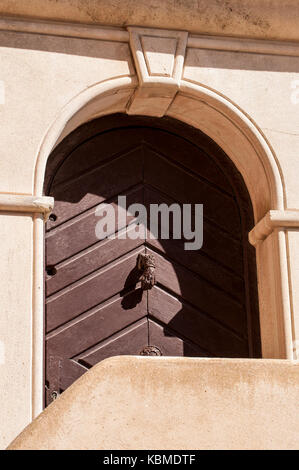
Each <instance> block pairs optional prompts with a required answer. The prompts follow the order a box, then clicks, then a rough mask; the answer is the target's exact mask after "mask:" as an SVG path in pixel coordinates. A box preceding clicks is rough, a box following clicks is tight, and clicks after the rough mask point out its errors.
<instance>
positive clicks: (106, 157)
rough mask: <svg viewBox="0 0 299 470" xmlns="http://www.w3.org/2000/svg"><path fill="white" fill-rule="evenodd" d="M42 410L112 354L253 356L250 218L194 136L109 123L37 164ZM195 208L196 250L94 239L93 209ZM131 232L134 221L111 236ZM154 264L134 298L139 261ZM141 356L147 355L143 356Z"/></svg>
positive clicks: (210, 147) (225, 164) (209, 145)
mask: <svg viewBox="0 0 299 470" xmlns="http://www.w3.org/2000/svg"><path fill="white" fill-rule="evenodd" d="M45 192H46V194H49V195H51V196H53V197H54V198H55V210H54V214H52V215H51V217H50V220H49V221H48V223H47V227H46V281H45V282H46V309H45V310H46V312H45V313H46V390H47V393H46V403H49V402H50V401H51V400H52V399H53V397H55V396H56V394H57V393H61V392H62V391H64V390H65V389H66V388H67V387H68V386H69V385H71V384H72V383H73V382H74V380H76V379H77V378H78V377H80V376H81V375H82V374H83V373H84V372H85V371H86V370H88V369H89V368H90V367H91V366H93V365H94V364H96V363H97V362H99V361H101V360H103V359H105V358H107V357H110V356H114V355H122V354H157V355H160V354H161V355H170V356H171V355H175V356H199V357H202V356H208V357H211V356H218V357H258V356H259V354H260V341H259V324H258V309H257V295H256V276H255V258H254V251H253V249H252V247H250V245H249V243H248V241H247V233H248V231H249V229H250V228H251V226H252V223H253V219H252V209H251V205H250V200H249V196H248V193H247V191H246V188H245V185H244V183H243V180H242V178H241V176H240V174H239V173H238V172H237V170H236V169H235V167H234V166H233V165H232V163H231V162H230V161H229V159H228V158H227V157H226V155H225V154H224V153H223V152H222V151H221V150H220V149H219V148H218V147H217V146H216V145H215V144H214V143H213V142H211V141H210V140H209V139H208V138H207V137H206V136H203V135H202V134H201V133H199V132H198V131H195V130H194V129H192V128H189V127H188V126H183V125H180V124H178V123H176V121H171V120H165V119H162V120H153V119H145V118H133V117H127V116H122V115H119V116H114V117H110V118H102V119H99V120H97V121H94V122H92V123H90V124H87V125H84V126H82V127H81V128H80V129H79V130H77V131H75V132H74V133H73V134H71V136H69V137H68V138H67V139H65V141H63V142H62V143H61V144H60V145H59V146H58V147H57V149H56V150H55V151H54V152H53V154H52V155H51V157H50V159H49V163H48V167H47V173H46V183H45ZM119 195H125V196H126V197H127V206H129V205H130V204H132V203H142V204H144V205H145V207H146V208H147V209H148V212H149V208H150V204H161V203H166V204H167V205H170V204H172V203H174V202H176V203H178V204H180V205H182V204H185V203H189V204H190V203H191V204H195V203H201V204H203V207H204V225H203V232H204V235H203V239H204V243H203V247H202V248H201V249H200V250H197V251H186V250H185V249H184V243H185V242H186V240H184V239H182V240H177V239H172V238H170V239H169V240H164V239H163V240H162V239H161V238H158V239H156V240H154V239H151V238H150V237H149V234H148V232H147V233H145V234H144V237H143V238H136V239H131V238H129V237H123V238H121V239H119V238H115V239H109V238H106V239H104V240H98V239H97V237H96V234H95V226H96V223H97V221H98V217H97V216H96V214H95V211H96V208H97V207H98V205H99V204H100V203H103V202H106V203H110V204H113V205H114V207H115V210H116V212H117V211H118V210H121V208H119V207H118V205H117V202H118V196H119ZM134 230H136V219H135V217H134V214H131V215H130V216H129V217H128V220H127V222H126V223H125V224H124V225H121V226H118V225H117V226H116V233H119V232H120V231H122V233H127V234H128V233H129V232H130V231H134ZM140 253H141V254H145V253H146V254H151V255H152V256H153V257H154V260H155V265H156V269H155V274H156V284H155V286H154V287H153V288H152V289H150V290H146V291H143V290H142V288H141V285H140V275H141V273H140V270H139V269H138V267H137V264H136V263H137V258H138V255H139V254H140ZM149 347H150V348H149Z"/></svg>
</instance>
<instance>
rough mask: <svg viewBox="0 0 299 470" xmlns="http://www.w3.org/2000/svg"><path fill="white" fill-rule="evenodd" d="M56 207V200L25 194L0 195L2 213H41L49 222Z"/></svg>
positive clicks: (0, 210)
mask: <svg viewBox="0 0 299 470" xmlns="http://www.w3.org/2000/svg"><path fill="white" fill-rule="evenodd" d="M53 207H54V198H53V197H46V196H27V195H23V194H0V212H29V213H31V214H34V213H41V214H43V216H44V219H45V220H47V219H48V217H49V215H50V213H51V212H52V210H53Z"/></svg>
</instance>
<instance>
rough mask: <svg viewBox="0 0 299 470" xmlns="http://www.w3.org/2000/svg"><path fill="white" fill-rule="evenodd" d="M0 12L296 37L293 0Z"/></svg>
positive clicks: (105, 0)
mask: <svg viewBox="0 0 299 470" xmlns="http://www.w3.org/2000/svg"><path fill="white" fill-rule="evenodd" d="M0 13H5V14H8V15H22V16H30V17H35V18H47V19H50V18H51V19H53V20H61V21H77V22H81V23H91V24H96V23H99V24H106V25H117V26H128V25H143V26H149V27H155V28H169V29H181V30H186V29H188V31H190V32H195V33H206V34H223V35H227V36H246V37H260V38H269V39H289V40H298V39H299V32H298V19H299V11H298V2H297V0H287V1H286V0H284V2H283V7H282V2H281V0H225V1H219V0H162V1H161V0H113V1H111V0H59V1H57V0H56V1H53V0H42V1H41V0H27V1H26V2H25V1H20V0H2V1H1V4H0Z"/></svg>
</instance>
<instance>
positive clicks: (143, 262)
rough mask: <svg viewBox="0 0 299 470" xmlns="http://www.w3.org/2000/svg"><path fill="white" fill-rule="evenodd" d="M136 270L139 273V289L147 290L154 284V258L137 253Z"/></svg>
mask: <svg viewBox="0 0 299 470" xmlns="http://www.w3.org/2000/svg"><path fill="white" fill-rule="evenodd" d="M137 268H138V269H139V271H141V277H140V282H141V289H142V290H148V289H152V287H153V286H154V285H155V283H156V277H155V268H156V265H155V258H154V256H153V255H144V254H141V253H139V255H138V258H137Z"/></svg>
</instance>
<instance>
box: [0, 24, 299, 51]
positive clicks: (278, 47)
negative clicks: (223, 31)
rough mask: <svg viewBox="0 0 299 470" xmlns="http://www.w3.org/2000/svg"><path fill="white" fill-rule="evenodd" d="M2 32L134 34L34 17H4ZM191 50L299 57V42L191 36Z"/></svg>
mask: <svg viewBox="0 0 299 470" xmlns="http://www.w3.org/2000/svg"><path fill="white" fill-rule="evenodd" d="M132 29H133V28H132ZM0 31H11V32H19V33H29V34H45V35H49V36H63V37H70V38H82V39H94V40H99V41H116V42H129V41H130V34H129V32H128V31H126V30H125V29H120V28H109V27H103V26H97V25H88V24H78V23H71V22H69V23H67V22H62V21H59V22H58V21H57V22H54V21H40V20H34V19H30V18H28V19H26V18H23V19H19V18H12V17H2V18H0ZM160 31H167V30H160ZM187 47H190V48H194V49H211V50H219V51H231V52H250V53H256V54H271V55H280V56H294V57H299V43H298V42H295V41H279V40H269V39H249V38H248V39H247V38H242V37H232V36H217V35H189V38H188V40H187Z"/></svg>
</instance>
